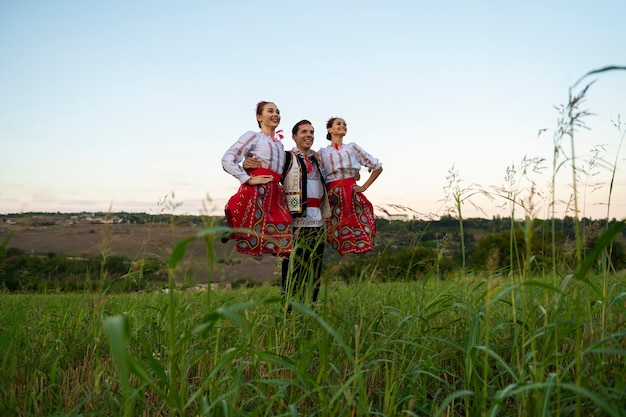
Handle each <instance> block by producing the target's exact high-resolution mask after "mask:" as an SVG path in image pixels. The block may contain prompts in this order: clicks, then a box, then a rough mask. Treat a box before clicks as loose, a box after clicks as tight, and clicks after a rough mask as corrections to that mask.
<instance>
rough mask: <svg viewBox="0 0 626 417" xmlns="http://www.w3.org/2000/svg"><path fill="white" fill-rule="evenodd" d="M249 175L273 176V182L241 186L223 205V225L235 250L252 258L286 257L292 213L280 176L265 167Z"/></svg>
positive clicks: (290, 237)
mask: <svg viewBox="0 0 626 417" xmlns="http://www.w3.org/2000/svg"><path fill="white" fill-rule="evenodd" d="M250 173H251V174H253V175H272V176H274V180H273V181H271V182H268V183H267V184H260V185H246V184H242V185H241V186H240V187H239V190H238V191H237V193H236V194H235V195H234V196H232V197H231V198H230V200H228V203H226V208H225V209H224V213H225V214H226V224H227V225H228V226H229V227H232V228H233V229H234V236H235V241H236V243H235V249H236V250H237V252H240V253H244V254H246V255H252V256H261V255H262V254H264V253H269V254H272V255H283V254H289V253H290V252H291V247H292V241H293V232H292V229H291V214H290V213H289V210H288V209H287V204H286V200H285V192H284V190H283V187H282V185H280V174H278V173H276V172H274V171H270V170H268V169H265V168H257V169H254V170H251V171H250Z"/></svg>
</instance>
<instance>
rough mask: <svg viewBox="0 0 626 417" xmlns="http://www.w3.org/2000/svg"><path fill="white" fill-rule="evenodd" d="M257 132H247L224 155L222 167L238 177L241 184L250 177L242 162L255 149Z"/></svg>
mask: <svg viewBox="0 0 626 417" xmlns="http://www.w3.org/2000/svg"><path fill="white" fill-rule="evenodd" d="M255 139H256V133H254V132H246V133H244V134H243V135H242V136H241V137H240V138H239V139H238V140H237V142H235V144H234V145H233V146H231V147H230V148H228V150H227V151H226V153H225V154H224V156H223V157H222V168H224V171H226V172H228V173H229V174H230V175H232V176H233V177H235V178H237V179H238V180H239V182H240V183H241V184H243V183H245V182H246V181H248V180H249V179H250V175H248V173H247V172H246V170H245V169H243V166H242V165H241V162H242V161H243V160H244V158H245V157H246V155H247V154H248V153H249V152H252V151H253V150H254V144H255Z"/></svg>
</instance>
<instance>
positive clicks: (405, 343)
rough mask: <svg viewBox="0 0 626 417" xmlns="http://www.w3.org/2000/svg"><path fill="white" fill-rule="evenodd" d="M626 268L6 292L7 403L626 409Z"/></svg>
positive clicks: (469, 412) (511, 411) (125, 408)
mask: <svg viewBox="0 0 626 417" xmlns="http://www.w3.org/2000/svg"><path fill="white" fill-rule="evenodd" d="M625 279H626V278H625V277H624V276H623V275H622V276H616V275H613V276H611V277H609V278H608V284H609V285H608V286H607V288H608V291H607V292H606V294H605V293H604V291H602V290H601V289H599V288H597V286H596V285H595V284H594V280H595V276H592V277H590V278H588V279H575V278H573V277H569V278H566V279H564V280H563V281H562V282H561V283H560V285H559V286H557V287H555V286H552V285H551V284H550V283H547V282H546V281H542V280H528V281H525V282H523V283H521V284H519V283H517V282H515V281H513V280H510V279H508V278H500V279H497V280H484V279H480V278H478V277H477V278H475V279H470V278H461V279H458V280H449V281H440V280H438V279H431V280H428V281H426V282H414V283H393V284H374V283H369V282H367V281H365V282H362V283H360V284H358V285H355V286H345V285H328V286H326V287H325V289H324V291H325V296H326V297H327V298H328V302H327V303H326V304H323V305H322V306H320V307H318V310H313V309H311V308H310V307H308V306H306V305H305V304H301V303H298V302H294V303H293V309H294V314H293V315H292V316H291V318H287V317H286V316H285V315H284V314H283V313H282V311H283V304H282V303H283V302H282V299H281V297H280V296H279V290H278V289H277V288H274V287H263V288H258V289H255V290H237V291H233V292H224V293H216V294H213V298H212V303H211V305H210V306H208V305H207V303H206V298H205V295H204V294H201V293H181V292H178V291H174V292H168V293H155V294H132V295H117V296H112V295H109V296H106V297H101V296H97V295H90V294H83V295H80V294H79V295H67V296H43V295H1V296H0V298H2V300H1V302H2V304H1V305H2V316H1V317H2V318H1V319H0V323H1V325H2V339H1V341H0V359H1V364H2V370H1V371H0V372H1V376H2V381H3V382H2V389H1V390H0V393H1V399H2V401H1V403H2V409H1V410H2V413H4V414H5V415H51V414H56V415H79V414H82V415H120V416H122V415H145V416H150V415H181V416H185V415H194V416H195V415H211V416H213V415H386V416H400V415H402V416H405V415H466V416H478V415H519V416H527V415H535V416H548V415H550V416H553V415H575V414H580V415H612V416H624V415H626V413H625V412H624V410H625V409H626V394H625V392H626V391H625V390H626V365H625V364H626V361H625V359H626V330H624V324H625V323H626V305H625V300H626V293H625V292H624V291H623V288H624V280H625ZM514 306H515V307H514ZM103 322H104V323H105V324H106V325H105V326H102V324H101V323H103Z"/></svg>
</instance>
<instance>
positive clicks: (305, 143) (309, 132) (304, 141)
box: [292, 123, 315, 152]
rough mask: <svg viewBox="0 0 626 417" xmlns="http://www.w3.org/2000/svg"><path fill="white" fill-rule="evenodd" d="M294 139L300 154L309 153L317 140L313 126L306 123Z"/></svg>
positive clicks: (300, 127) (301, 126)
mask: <svg viewBox="0 0 626 417" xmlns="http://www.w3.org/2000/svg"><path fill="white" fill-rule="evenodd" d="M292 137H293V140H294V141H295V142H296V148H298V150H299V151H300V152H308V151H309V149H311V146H313V141H314V140H315V130H314V129H313V126H311V125H310V124H308V123H305V124H303V125H300V126H299V127H298V132H297V133H296V134H295V135H293V136H292Z"/></svg>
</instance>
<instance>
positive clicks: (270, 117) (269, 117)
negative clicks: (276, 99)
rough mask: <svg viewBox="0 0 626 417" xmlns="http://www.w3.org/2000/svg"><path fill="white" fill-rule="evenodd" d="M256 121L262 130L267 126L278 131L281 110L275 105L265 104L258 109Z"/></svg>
mask: <svg viewBox="0 0 626 417" xmlns="http://www.w3.org/2000/svg"><path fill="white" fill-rule="evenodd" d="M256 120H257V122H258V123H259V127H261V128H263V126H265V127H267V128H269V129H270V130H273V129H276V127H277V126H278V125H279V123H280V110H278V107H276V104H274V103H271V102H268V103H265V104H263V105H262V106H259V108H258V109H257V115H256Z"/></svg>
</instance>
